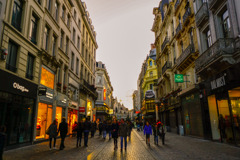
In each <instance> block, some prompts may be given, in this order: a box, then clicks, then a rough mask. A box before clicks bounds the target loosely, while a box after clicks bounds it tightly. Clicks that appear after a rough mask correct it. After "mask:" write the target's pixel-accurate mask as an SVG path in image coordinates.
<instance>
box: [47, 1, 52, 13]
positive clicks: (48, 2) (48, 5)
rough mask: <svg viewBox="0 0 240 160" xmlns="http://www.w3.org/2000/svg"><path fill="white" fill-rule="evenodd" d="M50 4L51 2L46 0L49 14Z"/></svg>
mask: <svg viewBox="0 0 240 160" xmlns="http://www.w3.org/2000/svg"><path fill="white" fill-rule="evenodd" d="M51 2H52V0H47V9H48V11H49V12H51Z"/></svg>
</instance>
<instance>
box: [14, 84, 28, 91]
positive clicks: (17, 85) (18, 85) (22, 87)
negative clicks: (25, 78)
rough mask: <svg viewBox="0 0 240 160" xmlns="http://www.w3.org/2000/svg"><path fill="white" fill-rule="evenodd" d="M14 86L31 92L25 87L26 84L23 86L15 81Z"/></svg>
mask: <svg viewBox="0 0 240 160" xmlns="http://www.w3.org/2000/svg"><path fill="white" fill-rule="evenodd" d="M13 88H16V89H19V90H20V91H22V92H29V90H28V89H27V88H25V87H24V86H21V85H20V84H18V83H17V82H14V83H13Z"/></svg>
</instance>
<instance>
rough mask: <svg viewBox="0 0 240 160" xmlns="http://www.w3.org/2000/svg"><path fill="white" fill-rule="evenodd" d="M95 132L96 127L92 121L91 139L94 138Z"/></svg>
mask: <svg viewBox="0 0 240 160" xmlns="http://www.w3.org/2000/svg"><path fill="white" fill-rule="evenodd" d="M95 130H96V125H95V123H94V122H93V121H92V123H91V138H93V137H94V133H95Z"/></svg>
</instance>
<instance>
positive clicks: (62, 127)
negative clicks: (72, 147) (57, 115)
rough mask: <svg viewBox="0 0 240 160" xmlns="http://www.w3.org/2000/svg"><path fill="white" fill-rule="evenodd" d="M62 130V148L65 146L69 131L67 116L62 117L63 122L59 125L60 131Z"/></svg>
mask: <svg viewBox="0 0 240 160" xmlns="http://www.w3.org/2000/svg"><path fill="white" fill-rule="evenodd" d="M59 132H60V137H61V145H60V150H63V149H64V148H65V145H64V141H65V138H66V136H67V133H68V124H67V123H66V118H62V122H61V123H60V125H59V129H58V133H59Z"/></svg>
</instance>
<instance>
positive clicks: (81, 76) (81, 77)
mask: <svg viewBox="0 0 240 160" xmlns="http://www.w3.org/2000/svg"><path fill="white" fill-rule="evenodd" d="M80 72H81V74H80V79H81V80H82V79H83V65H82V64H81V71H80Z"/></svg>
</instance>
